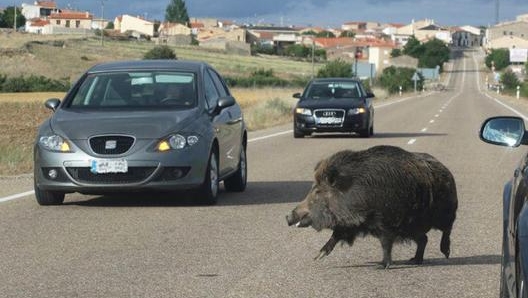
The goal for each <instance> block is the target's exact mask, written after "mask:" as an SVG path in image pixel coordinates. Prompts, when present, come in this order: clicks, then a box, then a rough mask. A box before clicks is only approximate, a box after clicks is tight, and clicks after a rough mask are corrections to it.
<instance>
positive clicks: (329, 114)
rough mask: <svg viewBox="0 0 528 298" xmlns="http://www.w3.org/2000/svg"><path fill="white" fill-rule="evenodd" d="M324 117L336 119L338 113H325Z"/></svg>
mask: <svg viewBox="0 0 528 298" xmlns="http://www.w3.org/2000/svg"><path fill="white" fill-rule="evenodd" d="M323 116H324V117H335V116H336V112H334V111H325V112H323Z"/></svg>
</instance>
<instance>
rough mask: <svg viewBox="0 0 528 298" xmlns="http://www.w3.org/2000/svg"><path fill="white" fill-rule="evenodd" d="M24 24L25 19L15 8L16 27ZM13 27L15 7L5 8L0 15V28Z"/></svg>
mask: <svg viewBox="0 0 528 298" xmlns="http://www.w3.org/2000/svg"><path fill="white" fill-rule="evenodd" d="M25 23H26V18H25V17H24V15H22V11H20V9H19V8H18V7H17V8H16V26H17V27H20V26H23V25H24V24H25ZM14 25H15V7H14V6H9V7H7V8H6V9H5V10H4V12H3V13H0V28H13V26H14Z"/></svg>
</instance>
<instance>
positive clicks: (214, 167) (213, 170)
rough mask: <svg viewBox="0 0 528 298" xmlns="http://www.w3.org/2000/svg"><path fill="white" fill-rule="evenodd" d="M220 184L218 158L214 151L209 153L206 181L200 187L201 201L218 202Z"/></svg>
mask: <svg viewBox="0 0 528 298" xmlns="http://www.w3.org/2000/svg"><path fill="white" fill-rule="evenodd" d="M218 184H219V181H218V160H217V158H216V154H215V152H214V151H213V152H211V155H209V161H208V163H207V169H206V170H205V179H204V182H203V184H202V185H201V186H200V188H199V189H198V196H199V199H200V201H201V202H203V203H204V204H207V205H214V204H216V202H217V200H218V188H219V186H218Z"/></svg>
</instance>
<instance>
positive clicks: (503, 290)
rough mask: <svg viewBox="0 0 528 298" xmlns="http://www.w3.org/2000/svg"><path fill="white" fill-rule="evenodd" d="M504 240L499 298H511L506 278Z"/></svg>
mask: <svg viewBox="0 0 528 298" xmlns="http://www.w3.org/2000/svg"><path fill="white" fill-rule="evenodd" d="M504 262H505V260H504V240H503V244H502V254H501V269H500V270H501V272H500V288H499V291H500V292H499V297H500V298H510V293H509V292H508V286H507V284H506V278H505V276H504Z"/></svg>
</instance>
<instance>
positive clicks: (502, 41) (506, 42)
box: [486, 35, 528, 49]
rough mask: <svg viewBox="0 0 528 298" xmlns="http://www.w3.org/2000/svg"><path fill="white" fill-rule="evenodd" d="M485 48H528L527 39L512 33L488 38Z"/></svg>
mask: <svg viewBox="0 0 528 298" xmlns="http://www.w3.org/2000/svg"><path fill="white" fill-rule="evenodd" d="M486 48H487V49H528V40H527V39H524V38H520V37H518V36H514V35H506V36H501V37H498V38H495V39H493V40H489V41H488V42H487V43H486Z"/></svg>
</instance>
